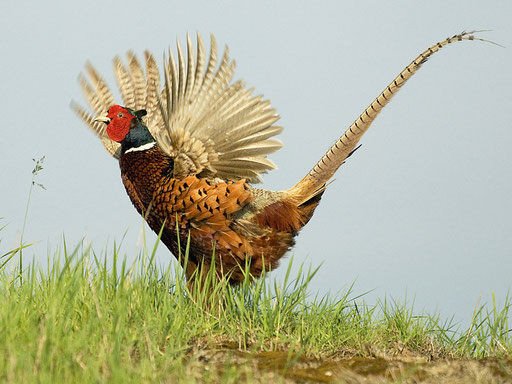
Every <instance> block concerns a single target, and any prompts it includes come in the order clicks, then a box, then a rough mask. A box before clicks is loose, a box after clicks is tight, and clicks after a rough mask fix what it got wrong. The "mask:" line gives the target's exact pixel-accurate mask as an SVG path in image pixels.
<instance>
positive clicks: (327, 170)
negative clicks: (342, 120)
mask: <svg viewBox="0 0 512 384" xmlns="http://www.w3.org/2000/svg"><path fill="white" fill-rule="evenodd" d="M475 32H479V31H472V32H462V33H461V34H458V35H455V36H452V37H449V38H447V39H446V40H444V41H441V42H439V43H436V44H434V45H433V46H431V47H430V48H428V49H426V50H425V51H424V52H422V53H421V54H420V55H419V56H418V57H417V58H416V59H414V60H413V61H412V62H411V63H410V64H409V65H408V66H407V67H405V69H404V70H403V71H402V72H400V74H399V75H398V76H397V77H396V78H395V79H394V80H393V81H392V82H391V83H390V84H389V85H388V86H387V87H386V88H385V89H384V90H383V91H382V92H381V93H380V95H379V96H377V98H376V99H375V100H374V101H373V102H372V103H371V104H370V105H369V106H368V108H366V109H365V110H364V111H363V113H362V114H361V115H359V117H358V118H357V119H356V121H354V122H353V123H352V125H351V126H350V127H349V128H348V129H347V130H346V131H345V132H344V133H343V135H342V136H341V137H340V138H339V139H338V140H337V141H336V142H335V143H334V144H333V145H332V147H331V148H329V150H328V151H327V152H326V154H325V155H324V156H322V158H321V159H320V160H319V161H318V163H316V164H315V166H314V167H313V168H312V169H311V171H309V173H308V174H307V175H306V176H305V177H304V178H303V179H302V180H301V181H300V182H299V183H297V185H295V186H294V187H293V188H291V189H289V190H288V191H287V192H288V193H289V194H291V195H292V196H294V197H295V198H296V199H298V202H299V204H302V203H304V202H307V201H308V200H310V199H312V198H314V197H315V196H317V195H318V194H321V193H322V192H323V191H324V189H325V186H326V183H327V182H328V181H329V179H330V178H331V177H332V176H333V175H334V173H335V172H336V171H337V169H338V168H339V167H340V166H341V165H342V164H343V162H344V161H345V159H346V158H347V157H348V156H350V154H351V153H352V152H353V151H354V150H355V149H356V146H357V143H358V142H359V140H360V139H361V137H362V136H363V135H364V133H365V132H366V131H367V130H368V128H369V127H370V125H371V124H372V122H373V121H374V120H375V118H376V117H377V115H378V114H379V112H380V111H381V110H382V109H383V108H384V107H385V106H386V105H387V104H388V103H389V102H390V100H391V98H392V97H393V96H394V95H395V93H397V92H398V90H399V89H400V88H401V87H402V86H403V85H404V84H405V82H406V81H407V80H409V79H410V78H411V77H412V75H414V73H416V71H417V70H418V69H419V68H420V67H421V65H422V64H423V63H425V62H426V61H427V60H428V59H429V58H430V56H432V55H433V54H434V53H436V52H437V51H439V50H440V49H441V48H443V47H445V46H446V45H448V44H451V43H453V42H456V41H463V40H481V41H487V40H484V39H479V38H476V37H475V36H474V35H473V33H475ZM491 43H492V42H491Z"/></svg>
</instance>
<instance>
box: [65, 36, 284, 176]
mask: <svg viewBox="0 0 512 384" xmlns="http://www.w3.org/2000/svg"><path fill="white" fill-rule="evenodd" d="M186 51H187V53H186V57H185V54H184V53H183V50H182V48H181V46H180V44H179V42H178V43H177V59H175V57H174V55H173V53H172V51H171V50H169V54H168V58H164V68H163V83H164V84H163V88H162V89H161V79H160V70H159V69H158V66H157V64H156V61H155V59H154V57H153V56H152V55H151V54H150V53H149V52H145V64H146V68H145V71H144V69H143V67H142V66H141V64H140V62H139V61H138V59H137V57H136V56H135V55H134V54H133V53H132V52H129V53H128V65H127V66H125V65H124V64H123V62H122V60H121V59H120V58H119V57H116V58H114V71H115V75H116V78H117V83H118V86H119V89H120V92H121V96H122V99H123V105H124V106H126V107H128V108H131V109H134V110H139V109H146V111H147V116H146V118H145V119H146V121H145V122H146V124H147V126H148V128H149V130H150V131H151V133H152V135H153V136H154V137H155V139H156V140H157V142H158V145H159V146H160V148H161V149H162V150H163V151H164V152H165V153H167V154H168V155H169V156H171V157H173V158H174V161H175V169H174V173H175V174H174V176H175V177H177V178H183V177H186V176H188V175H194V174H197V175H199V176H202V177H209V178H217V177H218V178H222V179H226V180H239V179H241V178H245V179H247V180H249V181H251V182H259V181H261V174H262V173H265V172H267V171H269V170H271V169H274V168H275V165H274V163H273V162H272V161H270V160H269V159H267V158H266V157H267V155H269V154H270V153H273V152H275V151H277V150H278V149H279V148H281V146H282V143H281V142H280V141H279V140H276V139H273V138H272V137H273V136H275V135H277V134H279V133H280V132H281V131H282V127H279V126H276V125H274V123H275V122H276V121H277V120H278V119H279V116H278V115H277V113H276V111H275V110H274V109H273V108H272V107H271V106H270V102H269V101H265V100H263V98H262V97H261V96H253V95H252V92H253V89H247V88H246V86H245V84H244V83H243V82H242V81H237V82H234V83H232V79H233V75H234V68H235V62H234V61H233V60H231V59H230V57H229V51H228V49H227V47H226V49H225V51H224V54H223V56H222V58H221V60H220V64H218V55H217V43H216V41H215V38H214V37H213V36H211V46H210V53H209V57H208V58H207V56H206V53H205V48H204V44H203V41H202V39H201V37H200V36H199V35H197V48H196V54H194V49H193V44H192V41H191V39H190V37H189V36H187V49H186ZM86 70H87V75H88V76H87V77H85V76H81V77H80V85H81V87H82V91H83V93H84V95H85V97H86V99H87V101H88V102H89V105H90V107H91V108H92V110H93V114H91V113H89V112H88V111H87V110H86V109H84V108H83V107H81V106H79V105H77V104H74V103H73V104H72V108H73V109H74V110H75V112H76V113H77V114H78V115H79V116H80V117H81V118H82V120H83V121H84V122H85V123H86V124H87V125H89V126H90V128H91V129H92V130H93V131H94V132H95V133H96V134H97V135H98V136H99V138H100V139H101V141H102V143H103V146H104V147H105V149H106V150H107V151H108V152H109V153H110V154H111V155H113V156H114V157H116V158H118V157H119V155H120V152H119V147H120V145H119V143H116V142H113V141H112V140H110V138H109V137H108V135H107V134H106V130H105V125H104V124H102V123H98V122H95V121H94V117H95V116H97V115H101V114H103V113H105V112H106V111H107V110H108V108H109V107H110V106H112V105H113V104H116V102H115V100H114V97H113V95H112V92H111V91H110V89H109V88H108V86H107V85H106V83H105V81H104V80H103V78H102V77H101V76H100V75H99V73H98V72H97V71H96V70H95V69H94V67H93V66H92V65H90V64H87V66H86Z"/></svg>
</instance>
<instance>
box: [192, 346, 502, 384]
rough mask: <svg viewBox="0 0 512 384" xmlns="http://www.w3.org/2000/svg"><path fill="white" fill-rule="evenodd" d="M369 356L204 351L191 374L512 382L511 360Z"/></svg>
mask: <svg viewBox="0 0 512 384" xmlns="http://www.w3.org/2000/svg"><path fill="white" fill-rule="evenodd" d="M368 352H369V353H368V355H369V357H360V356H350V355H351V353H350V352H346V353H340V356H338V357H336V356H332V357H329V358H322V359H316V358H306V357H304V356H293V355H290V353H288V352H257V353H255V352H242V351H237V350H233V349H231V348H227V349H215V350H211V349H204V350H199V351H195V352H193V353H192V354H191V360H192V361H193V363H192V365H191V366H192V369H191V370H192V371H191V374H192V375H194V376H196V377H197V378H198V379H200V377H201V376H202V374H201V373H200V372H201V371H202V372H203V373H204V370H205V369H206V370H217V372H218V377H219V378H220V377H222V376H223V374H224V373H225V372H226V371H227V370H229V369H230V367H233V366H236V367H237V369H240V368H242V371H244V370H245V372H246V373H245V374H242V375H241V376H242V377H240V380H242V381H245V380H244V379H245V378H251V379H250V380H249V381H253V380H254V381H255V382H265V383H270V382H284V383H349V384H359V383H364V384H366V383H432V384H433V383H436V384H439V383H441V384H443V383H450V384H452V383H453V384H459V383H460V384H463V383H464V384H466V383H478V384H484V383H485V384H487V383H493V384H494V383H496V384H498V383H512V358H511V357H508V358H503V359H498V358H485V359H480V360H475V359H454V358H436V359H432V357H431V356H430V357H426V356H417V355H416V356H415V355H414V354H411V353H408V352H407V351H406V350H404V351H402V353H400V354H398V355H397V354H393V355H384V354H381V353H379V352H378V351H375V350H373V351H372V350H371V348H369V351H368ZM193 367H195V369H194V368H193ZM246 375H247V376H246ZM243 376H245V378H244V377H243Z"/></svg>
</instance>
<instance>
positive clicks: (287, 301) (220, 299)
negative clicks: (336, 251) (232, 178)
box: [0, 241, 512, 383]
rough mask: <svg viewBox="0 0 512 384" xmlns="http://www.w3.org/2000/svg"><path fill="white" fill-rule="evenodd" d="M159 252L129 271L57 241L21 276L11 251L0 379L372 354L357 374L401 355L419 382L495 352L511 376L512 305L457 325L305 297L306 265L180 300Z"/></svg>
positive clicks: (157, 378)
mask: <svg viewBox="0 0 512 384" xmlns="http://www.w3.org/2000/svg"><path fill="white" fill-rule="evenodd" d="M155 250H156V245H155V247H153V248H152V249H148V248H145V249H143V250H142V251H141V253H140V255H139V256H138V257H137V259H136V260H135V261H134V262H133V263H132V264H130V265H128V263H127V262H126V259H125V258H122V257H121V256H120V255H119V250H118V248H117V247H116V246H115V245H114V248H113V249H112V250H111V251H109V252H104V253H103V254H101V255H98V254H96V253H95V252H94V250H93V249H92V248H91V247H84V246H83V245H82V244H79V245H78V246H76V247H75V248H73V249H68V247H67V245H66V243H65V241H63V243H62V245H61V246H60V248H59V249H57V250H56V251H55V253H54V254H52V255H49V257H48V264H47V266H45V268H42V267H41V266H39V265H36V264H35V263H34V262H32V263H31V264H29V265H26V267H25V269H24V270H23V273H22V275H20V273H19V270H18V267H19V263H18V264H16V262H15V258H13V255H16V254H17V253H19V251H20V250H19V249H17V250H13V251H10V252H7V253H5V255H4V256H5V257H4V259H5V258H9V259H11V262H9V263H6V264H5V265H3V266H2V268H0V356H2V357H3V358H1V359H0V381H1V382H11V383H24V382H42V383H46V382H48V383H59V382H66V383H67V382H76V383H81V382H86V383H90V382H121V383H131V382H136V383H139V382H169V383H171V382H177V381H180V382H204V381H214V382H239V381H249V382H252V381H272V382H285V381H287V380H288V381H290V380H291V381H292V382H293V381H300V382H302V381H304V380H306V381H307V380H312V381H325V382H329V381H330V380H337V379H339V378H340V376H339V375H340V373H339V372H341V371H340V369H345V368H343V364H345V363H344V361H345V360H344V359H347V358H352V360H350V361H355V363H354V364H356V363H357V362H358V361H359V360H357V359H359V358H370V359H371V361H373V363H372V364H373V365H370V366H368V364H366V365H364V367H365V368H364V369H363V368H361V367H363V366H359V365H357V364H359V363H357V364H356V365H351V366H350V367H351V368H350V369H351V370H353V369H355V368H354V367H359V368H357V369H359V371H358V372H359V373H361V372H363V374H364V375H367V374H373V373H375V372H377V373H376V374H378V373H379V372H380V371H382V372H381V373H382V374H388V373H386V372H389V371H390V369H391V368H390V366H389V364H392V363H393V364H394V362H393V359H401V360H400V361H405V360H404V358H405V357H407V358H414V359H416V360H414V365H412V366H408V365H403V364H408V363H403V364H402V363H401V364H402V365H401V366H400V367H399V368H400V372H402V373H401V374H404V372H405V373H407V372H413V373H412V374H417V370H418V368H417V367H418V364H419V363H421V364H423V363H424V362H427V361H444V359H447V358H449V359H483V358H487V360H488V359H489V358H493V359H492V361H493V362H495V365H496V367H497V368H496V369H498V370H499V372H500V375H505V376H503V377H512V376H506V375H509V374H510V375H512V369H510V368H509V367H510V362H511V360H510V357H511V356H512V330H511V325H510V324H509V315H510V311H511V306H512V300H511V298H510V297H507V300H506V302H505V304H504V306H503V307H502V308H497V307H496V304H495V302H494V301H493V303H492V305H491V306H490V309H486V306H478V307H477V309H476V310H475V313H474V315H473V319H472V322H471V326H470V327H469V329H467V330H465V331H461V330H457V329H455V326H454V325H453V324H451V323H450V322H449V321H448V322H443V321H441V319H440V318H439V316H438V315H428V314H417V313H416V312H415V310H414V308H413V307H412V306H411V305H410V303H407V302H406V301H404V302H399V301H389V300H383V301H380V302H378V303H377V304H376V305H368V304H365V303H364V302H363V301H362V298H361V297H352V295H353V294H352V291H351V290H350V289H349V290H348V291H347V292H345V293H344V294H342V295H339V296H337V297H329V296H324V297H310V296H309V290H308V285H309V282H310V281H311V279H312V278H313V277H314V275H315V272H316V271H315V270H311V269H305V268H300V271H299V273H298V274H297V276H291V275H290V270H291V268H290V267H291V261H290V264H289V266H288V270H287V274H286V278H285V279H284V281H281V282H272V281H271V280H269V279H268V278H267V279H264V278H263V279H258V280H256V282H254V283H250V281H249V279H247V280H246V281H245V282H244V283H243V284H242V285H241V286H239V287H230V286H228V285H227V284H226V283H225V282H222V281H221V282H220V283H215V282H214V281H213V279H212V278H211V276H212V275H210V280H207V282H206V283H205V285H206V288H205V289H200V287H195V289H194V293H193V294H190V292H188V289H187V283H186V281H185V279H184V275H183V273H182V269H181V267H180V266H179V265H178V264H177V263H171V264H169V265H166V266H164V267H162V266H158V265H157V264H156V263H155ZM0 254H3V253H2V252H0ZM2 260H3V259H1V260H0V265H2V264H3V263H2ZM283 267H284V268H286V266H283ZM203 288H204V287H203ZM353 359H356V360H353ZM487 360H486V359H484V360H482V361H487ZM346 361H349V360H346ZM361 361H365V362H367V360H361ZM489 361H490V360H489ZM418 362H419V363H418ZM486 364H487V363H486ZM493 364H494V363H493ZM404 367H405V368H404ZM493 367H494V365H493ZM500 367H502V368H500ZM503 367H504V368H503ZM406 368H407V369H406ZM397 369H398V368H397ZM411 369H412V371H411ZM489 369H490V368H489ZM492 369H495V368H492ZM500 369H501V370H500ZM372 372H373V373H372ZM397 372H398V371H397ZM475 372H479V370H478V369H476V370H475ZM343 377H346V375H345V376H343ZM400 377H402V376H400ZM500 377H501V376H500ZM353 382H358V381H353Z"/></svg>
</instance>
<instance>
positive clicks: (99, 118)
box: [94, 112, 111, 124]
mask: <svg viewBox="0 0 512 384" xmlns="http://www.w3.org/2000/svg"><path fill="white" fill-rule="evenodd" d="M107 113H108V112H105V114H104V115H100V116H96V117H95V118H94V121H98V122H100V123H105V124H108V123H110V120H111V119H110V118H108V117H107Z"/></svg>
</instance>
